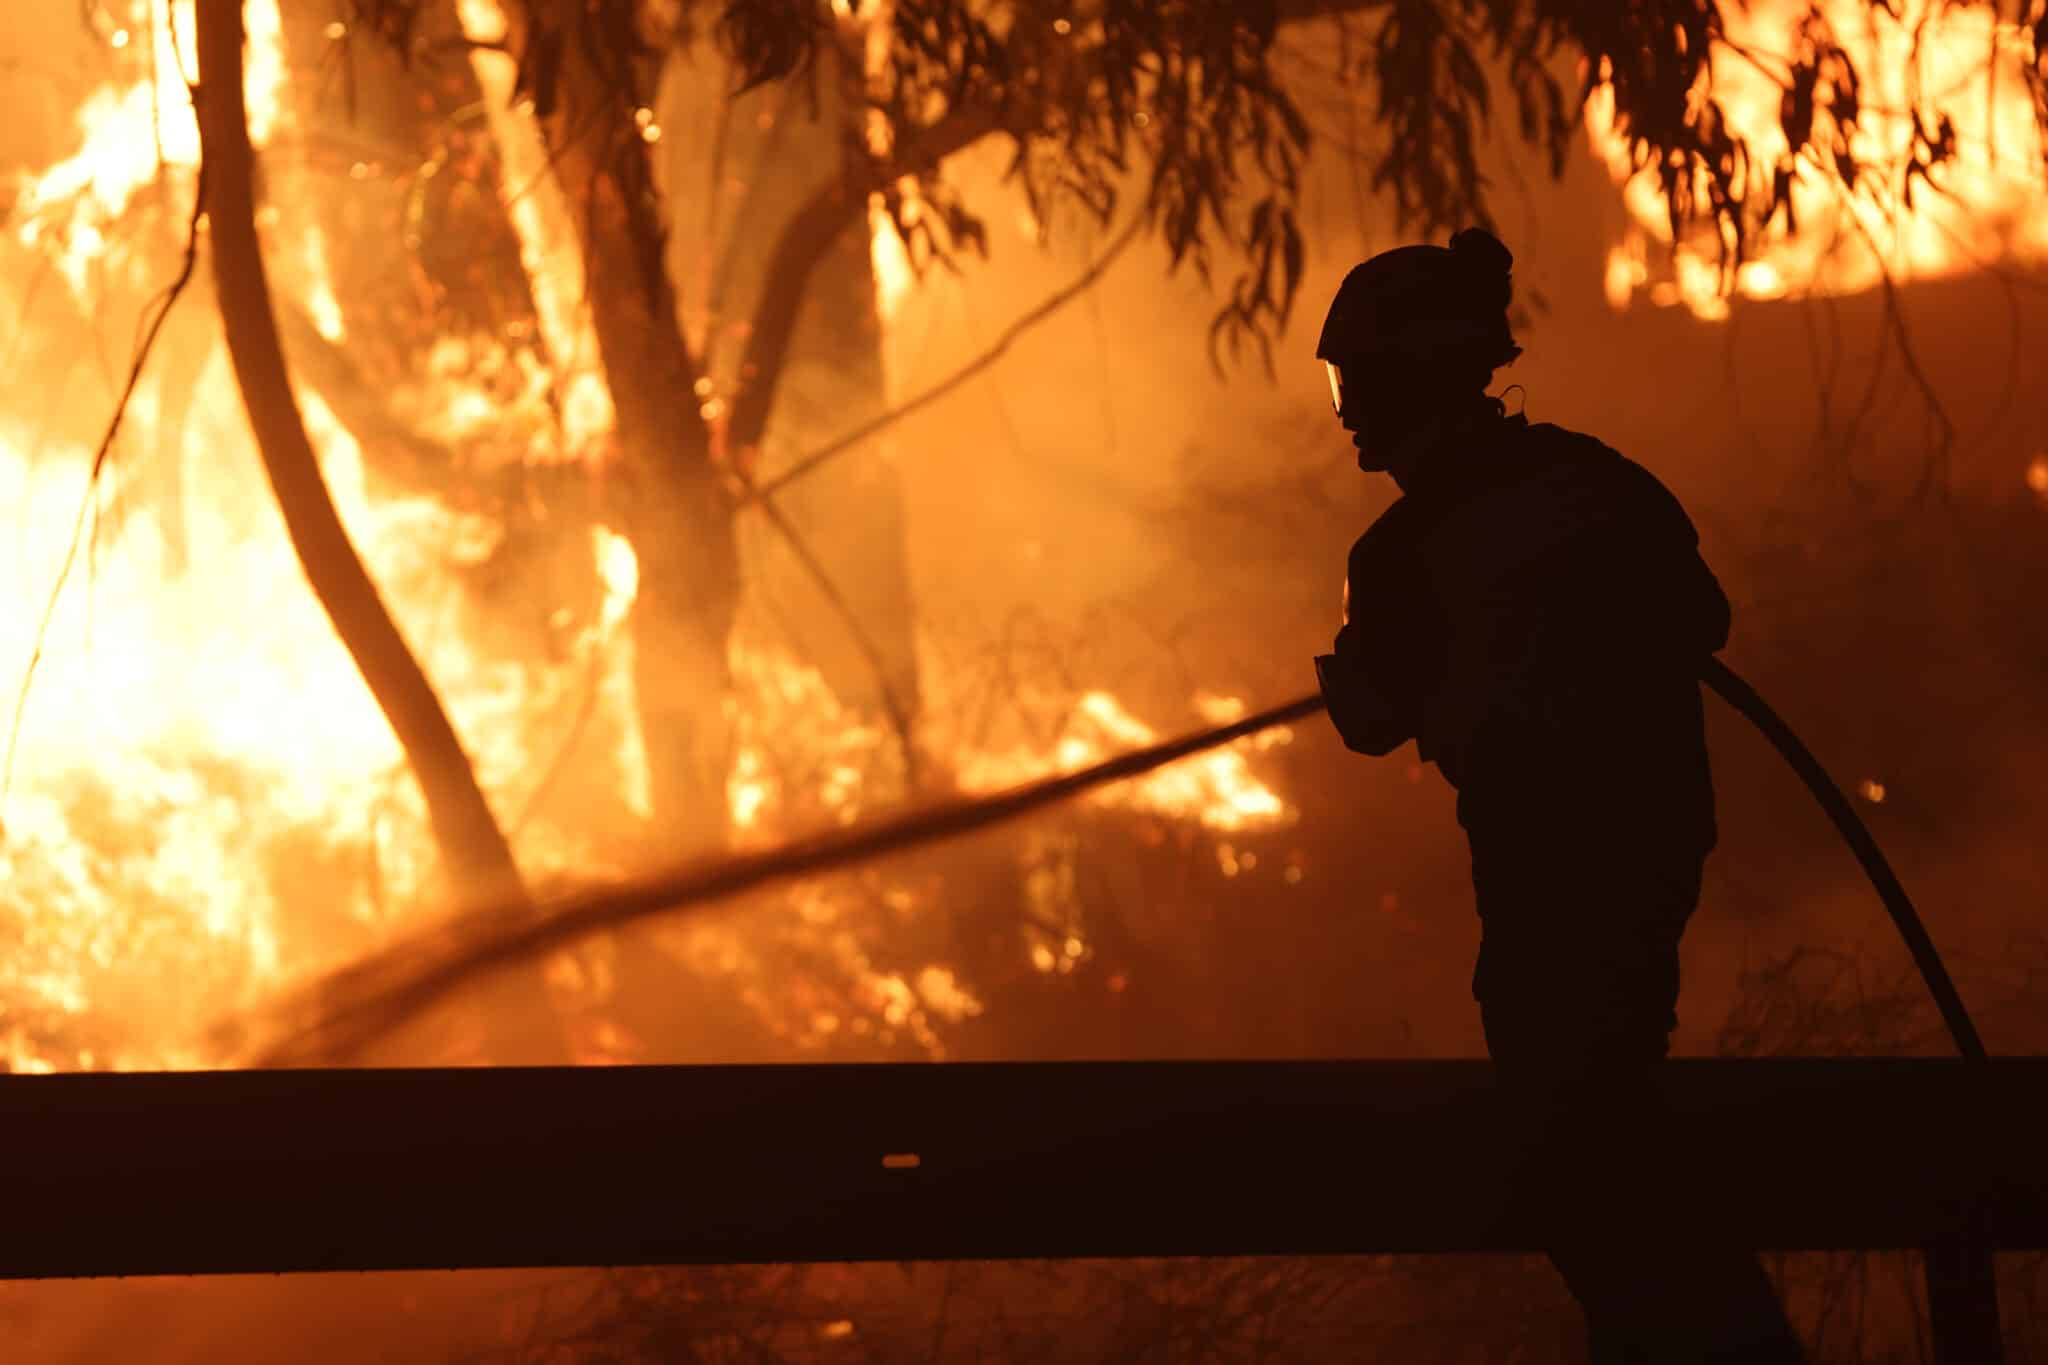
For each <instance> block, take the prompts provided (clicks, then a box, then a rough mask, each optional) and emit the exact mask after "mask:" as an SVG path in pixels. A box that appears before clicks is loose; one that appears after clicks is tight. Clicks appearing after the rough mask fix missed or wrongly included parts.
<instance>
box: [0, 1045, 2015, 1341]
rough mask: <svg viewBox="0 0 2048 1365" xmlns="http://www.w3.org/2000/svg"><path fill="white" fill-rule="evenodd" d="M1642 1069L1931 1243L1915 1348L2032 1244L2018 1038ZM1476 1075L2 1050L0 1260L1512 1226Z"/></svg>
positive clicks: (1710, 1186)
mask: <svg viewBox="0 0 2048 1365" xmlns="http://www.w3.org/2000/svg"><path fill="white" fill-rule="evenodd" d="M1664 1082H1665V1085H1666V1090H1667V1094H1668V1096H1669V1099H1670V1103H1671V1105H1672V1107H1673V1109H1674V1110H1675V1111H1676V1112H1677V1113H1678V1115H1679V1116H1680V1122H1679V1124H1678V1125H1677V1128H1678V1132H1679V1137H1678V1139H1677V1141H1678V1146H1677V1148H1676V1149H1675V1150H1674V1151H1673V1152H1672V1153H1671V1156H1670V1159H1671V1162H1672V1164H1673V1169H1675V1170H1679V1171H1682V1172H1683V1176H1682V1178H1683V1179H1684V1180H1686V1181H1687V1182H1688V1184H1689V1185H1691V1186H1692V1187H1694V1188H1696V1189H1699V1190H1701V1191H1702V1192H1703V1193H1705V1194H1706V1195H1708V1196H1709V1199H1710V1203H1711V1206H1712V1207H1714V1208H1716V1209H1718V1210H1720V1211H1721V1214H1722V1216H1723V1217H1724V1218H1725V1219H1726V1226H1727V1227H1728V1228H1729V1229H1731V1230H1733V1232H1734V1233H1735V1235H1737V1236H1739V1237H1741V1238H1742V1239H1743V1240H1745V1241H1747V1242H1749V1243H1750V1244H1751V1245H1753V1246H1755V1247H1757V1248H1760V1249H1776V1250H1801V1249H1822V1248H1832V1249H1849V1248H1861V1249H1872V1250H1875V1249H1887V1248H1899V1249H1916V1248H1917V1249H1930V1250H1931V1251H1932V1253H1933V1254H1931V1255H1930V1257H1929V1261H1928V1267H1929V1287H1930V1292H1931V1296H1932V1300H1933V1302H1932V1307H1933V1309H1934V1319H1935V1325H1936V1328H1937V1332H1938V1333H1939V1334H1940V1335H1941V1336H1942V1337H1943V1339H1944V1341H1945V1342H1946V1343H1947V1345H1946V1346H1945V1347H1944V1349H1943V1352H1942V1354H1943V1358H1944V1359H1955V1360H1965V1359H1967V1360H1970V1361H1972V1362H1982V1361H1986V1360H1990V1359H1995V1357H1996V1354H1997V1349H1998V1348H1997V1341H1996V1333H1997V1314H1996V1308H1995V1298H1993V1297H1992V1291H1991V1287H1990V1284H1989V1281H1988V1273H1989V1271H1988V1267H1989V1264H1990V1262H1989V1257H1988V1254H1986V1253H1987V1251H1988V1250H1989V1249H2020V1248H2048V1160H2044V1152H2048V1143H2044V1141H2043V1135H2044V1134H2048V1058H2010V1059H1998V1060H1995V1061H1992V1062H1988V1063H1974V1064H1971V1063H1963V1062H1955V1061H1945V1060H1925V1061H1922V1060H1803V1059H1793V1060H1677V1061H1673V1062H1671V1063H1669V1064H1668V1066H1667V1067H1666V1068H1665V1076H1664ZM1495 1104H1496V1100H1495V1097H1494V1094H1493V1090H1492V1069H1491V1067H1490V1066H1489V1065H1488V1064H1486V1063H1483V1062H1076V1063H1049V1064H1039V1063H997V1064H978V1063H947V1064H934V1065H916V1064H912V1065H894V1064H890V1065H879V1064H878V1065H861V1064H850V1065H823V1066H735V1067H618V1068H604V1067H592V1068H505V1069H472V1070H341V1071H250V1072H201V1073H165V1074H154V1073H152V1074H126V1075H109V1074H89V1075H62V1076H9V1077H4V1078H0V1154H4V1158H5V1161H6V1163H7V1167H8V1169H9V1170H10V1171H11V1172H12V1173H13V1176H14V1180H13V1184H14V1188H13V1190H12V1191H10V1196H9V1199H8V1201H7V1217H6V1220H5V1222H4V1223H0V1278H36V1277H52V1276H65V1277H70V1276H97V1275H145V1274H146V1275H204V1274H224V1273H241V1272H282V1271H325V1270H406V1269H440V1268H458V1267H510V1266H571V1265H627V1264H683V1263H739V1262H785V1261H842V1260H843V1261H857V1260H947V1259H1000V1258H1019V1257H1115V1256H1141V1255H1142V1256H1150V1255H1215V1256H1221V1255H1259V1254H1311V1255H1317V1254H1349V1253H1433V1252H1516V1251H1534V1250H1537V1249H1538V1246H1539V1244H1538V1241H1537V1238H1536V1237H1535V1235H1534V1233H1533V1231H1532V1230H1531V1229H1530V1228H1529V1227H1528V1226H1526V1225H1524V1224H1522V1223H1520V1222H1518V1221H1517V1217H1516V1215H1515V1214H1514V1212H1513V1211H1512V1209H1511V1208H1510V1205H1509V1201H1508V1198H1507V1196H1508V1188H1507V1177H1506V1175H1505V1171H1506V1168H1507V1166H1508V1160H1507V1158H1508V1155H1509V1154H1508V1153H1507V1151H1506V1149H1505V1148H1504V1146H1503V1145H1502V1141H1503V1140H1502V1138H1501V1136H1500V1133H1501V1126H1500V1124H1499V1123H1498V1122H1496V1121H1495V1117H1494V1116H1495ZM1987 1304H1990V1305H1992V1306H1990V1307H1989V1308H1988V1309H1987V1307H1986V1305H1987ZM1987 1312H1988V1316H1989V1322H1988V1330H1989V1332H1990V1338H1989V1343H1988V1350H1989V1352H1990V1354H1988V1355H1987V1354H1984V1353H1983V1352H1984V1351H1985V1350H1986V1349H1987V1345H1986V1340H1985V1335H1984V1334H1985V1331H1986V1314H1987ZM1964 1350H1968V1351H1970V1352H1972V1353H1971V1354H1958V1353H1957V1352H1960V1351H1964Z"/></svg>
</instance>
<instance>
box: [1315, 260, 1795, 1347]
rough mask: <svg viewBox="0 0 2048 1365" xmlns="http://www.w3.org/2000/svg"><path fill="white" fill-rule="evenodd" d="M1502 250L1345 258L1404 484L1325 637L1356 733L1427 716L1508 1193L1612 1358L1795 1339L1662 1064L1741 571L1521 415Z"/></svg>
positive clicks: (1364, 406) (1654, 488) (1698, 860)
mask: <svg viewBox="0 0 2048 1365" xmlns="http://www.w3.org/2000/svg"><path fill="white" fill-rule="evenodd" d="M1512 264H1513V257H1512V256H1511V255H1510V254H1509V252H1508V250H1507V248H1506V247H1505V246H1503V245H1502V244H1501V243H1500V241H1499V240H1498V239H1497V238H1495V237H1494V236H1492V235H1491V234H1490V233H1487V232H1485V231H1482V230H1479V229H1469V228H1468V229H1466V230H1464V231H1462V232H1459V233H1458V234H1457V235H1456V236H1454V237H1453V238H1452V239H1451V243H1450V245H1449V246H1448V247H1441V246H1423V245H1416V246H1403V247H1398V248H1395V249H1393V250H1391V251H1386V252H1382V253H1381V254H1379V255H1377V256H1374V257H1373V258H1372V259H1371V260H1369V261H1367V262H1365V263H1364V264H1363V265H1360V266H1358V267H1357V268H1356V269H1354V270H1353V271H1351V273H1350V274H1349V275H1348V276H1347V277H1346V278H1345V280H1344V282H1343V285H1342V286H1341V287H1340V288H1339V290H1338V292H1337V297H1336V299H1335V301H1334V302H1333V303H1332V304H1331V307H1330V314H1329V318H1328V320H1327V322H1326V323H1325V324H1324V329H1323V334H1322V340H1321V343H1320V344H1319V346H1318V347H1317V351H1316V354H1317V357H1318V358H1319V359H1320V360H1322V361H1323V362H1324V363H1325V365H1326V367H1327V369H1328V373H1329V379H1330V386H1331V398H1332V401H1333V403H1334V404H1335V406H1336V409H1337V415H1338V417H1339V418H1340V419H1341V420H1342V422H1343V424H1344V427H1345V429H1346V430H1347V431H1349V432H1351V433H1352V434H1353V443H1354V444H1355V445H1356V446H1357V448H1358V463H1359V467H1360V468H1361V469H1363V470H1367V471H1377V472H1384V473H1386V474H1389V475H1391V476H1392V477H1393V479H1394V481H1395V482H1396V484H1398V485H1399V487H1400V490H1401V497H1400V498H1399V499H1398V500H1397V501H1396V502H1395V503H1394V504H1393V506H1391V507H1390V508H1388V510H1387V511H1386V512H1385V513H1384V514H1383V515H1382V516H1381V517H1380V518H1379V519H1378V520H1377V521H1375V522H1374V523H1373V525H1372V526H1371V528H1370V529H1369V530H1367V531H1366V533H1365V534H1364V535H1363V536H1361V537H1360V538H1359V540H1358V542H1357V544H1356V545H1354V546H1353V547H1352V550H1351V557H1350V565H1349V572H1348V574H1347V577H1346V584H1345V600H1344V623H1343V626H1342V628H1341V629H1340V630H1339V631H1338V633H1337V638H1336V643H1335V645H1334V647H1333V651H1332V652H1331V653H1330V654H1326V655H1323V656H1320V657H1319V658H1318V659H1317V660H1316V671H1317V674H1318V677H1319V680H1320V682H1321V684H1322V688H1323V693H1324V696H1325V699H1326V701H1327V703H1328V707H1329V713H1330V716H1331V718H1332V720H1333V721H1334V722H1335V724H1336V726H1337V729H1338V731H1339V733H1340V734H1341V735H1342V737H1343V739H1344V742H1345V744H1346V745H1347V746H1348V747H1350V748H1352V749H1354V750H1356V751H1358V752H1361V753H1366V754H1374V755H1382V754H1387V753H1390V752H1392V751H1393V750H1394V749H1396V748H1398V747H1399V746H1401V745H1402V744H1405V743H1406V742H1408V741H1409V740H1411V739H1412V740H1414V741H1415V743H1416V746H1417V749H1418V751H1419V754H1420V756H1421V758H1422V759H1423V760H1424V761H1425V762H1431V761H1433V762H1434V763H1435V764H1436V765H1437V767H1438V768H1439V770H1441V771H1442V773H1443V775H1444V776H1445V778H1446V779H1447V780H1449V781H1450V783H1451V784H1452V785H1453V786H1454V787H1455V788H1456V789H1457V793H1458V801H1457V812H1458V821H1459V823H1460V824H1461V825H1463V826H1464V828H1465V831H1466V833H1467V836H1468V839H1469V841H1470V844H1471V850H1472V879H1473V886H1474V891H1475V896H1476V900H1477V904H1478V909H1479V916H1480V921H1481V946H1480V950H1479V960H1478V964H1477V967H1476V969H1475V971H1474V973H1473V981H1472V991H1473V995H1474V996H1475V998H1476V999H1477V1000H1478V1002H1479V1008H1480V1018H1481V1022H1482V1025H1483V1027H1484V1031H1485V1036H1486V1046H1487V1050H1488V1052H1489V1053H1490V1054H1491V1056H1492V1058H1493V1060H1494V1063H1495V1068H1496V1073H1497V1075H1498V1077H1499V1080H1500V1086H1501V1094H1502V1099H1503V1103H1504V1106H1505V1112H1506V1113H1507V1115H1508V1116H1509V1121H1510V1123H1511V1124H1512V1125H1513V1133H1512V1136H1513V1140H1514V1147H1515V1149H1516V1150H1517V1151H1518V1153H1519V1154H1520V1166H1519V1168H1518V1169H1517V1170H1516V1171H1515V1172H1514V1182H1515V1183H1514V1188H1515V1189H1516V1191H1517V1197H1518V1198H1519V1199H1522V1200H1524V1201H1526V1202H1525V1203H1524V1205H1523V1207H1524V1208H1525V1210H1526V1211H1527V1212H1528V1213H1529V1214H1530V1215H1531V1216H1533V1217H1535V1218H1538V1219H1540V1220H1541V1221H1540V1226H1541V1227H1542V1229H1543V1236H1544V1238H1545V1242H1546V1246H1547V1249H1548V1250H1549V1252H1550V1256H1551V1260H1552V1262H1553V1264H1555V1265H1556V1267H1557V1268H1558V1270H1559V1272H1560V1273H1561V1274H1562V1275H1563V1277H1564V1279H1565V1282H1566V1283H1567V1285H1568V1286H1569V1287H1570V1289H1571V1291H1572V1293H1573V1295H1574V1296H1575V1297H1576V1298H1577V1299H1578V1301H1579V1303H1580V1306H1581V1307H1582V1308H1583V1309H1584V1311H1585V1315H1586V1324H1587V1333H1588V1337H1589V1340H1590V1343H1591V1350H1592V1359H1593V1360H1594V1361H1595V1362H1609V1361H1614V1362H1620V1361H1655V1362H1659V1365H1663V1363H1664V1362H1678V1361H1709V1360H1712V1361H1724V1360H1725V1361H1773V1362H1775V1361H1797V1360H1799V1359H1800V1358H1801V1357H1800V1352H1799V1348H1798V1346H1797V1344H1796V1342H1795V1340H1794V1338H1793V1336H1792V1334H1791V1331H1790V1329H1789V1328H1788V1326H1787V1325H1786V1322H1785V1318H1784V1315H1783V1312H1782V1311H1781V1309H1780V1308H1779V1306H1778V1303H1777V1299H1776V1297H1775V1295H1774V1293H1773V1291H1772V1289H1771V1285H1770V1282H1769V1280H1768V1279H1767V1278H1766V1277H1765V1275H1764V1273H1763V1271H1762V1268H1761V1267H1760V1265H1759V1264H1758V1262H1757V1260H1756V1258H1755V1256H1754V1255H1752V1254H1750V1253H1749V1252H1747V1251H1744V1250H1741V1249H1739V1248H1737V1247H1734V1246H1733V1245H1732V1244H1727V1243H1722V1242H1719V1241H1718V1240H1717V1239H1716V1238H1714V1237H1712V1236H1711V1235H1709V1234H1708V1233H1707V1232H1706V1231H1705V1224H1704V1223H1703V1221H1702V1220H1701V1219H1700V1218H1699V1217H1698V1216H1696V1215H1697V1213H1698V1212H1699V1211H1690V1212H1689V1211H1688V1210H1686V1209H1685V1208H1684V1207H1683V1200H1682V1198H1681V1197H1680V1195H1679V1191H1680V1190H1681V1189H1682V1188H1683V1185H1684V1176H1683V1173H1682V1172H1676V1171H1672V1170H1670V1169H1668V1165H1669V1163H1668V1162H1667V1161H1664V1160H1662V1159H1661V1158H1660V1150H1659V1147H1660V1144H1659V1138H1658V1132H1659V1125H1660V1123H1662V1122H1664V1121H1665V1120H1664V1116H1663V1113H1662V1110H1661V1108H1660V1105H1659V1102H1658V1098H1657V1092H1656V1090H1655V1086H1654V1080H1655V1070H1656V1067H1657V1065H1658V1064H1659V1063H1660V1062H1661V1061H1662V1060H1663V1058H1664V1056H1665V1054H1666V1051H1667V1049H1668V1046H1669V1040H1670V1032H1671V1030H1672V1029H1673V1028H1675V1027H1676V1026H1677V1022H1678V1019H1677V1014H1676V1005H1677V999H1678V943H1679V937H1680V935H1681V934H1682V933H1683V931H1684V928H1685V924H1686V920H1687V918H1688V917H1689V916H1690V915H1691V913H1692V911H1693V908H1694V906H1695V904H1696V903H1697V901H1698V897H1699V890H1700V873H1701V868H1702V866H1703V863H1704V861H1705V859H1706V856H1707V854H1708V852H1709V850H1710V849H1711V848H1712V847H1713V845H1714V841H1715V827H1714V798H1713V787H1712V782H1711V779H1710V776H1709V773H1708V767H1707V753H1706V741H1705V734H1704V720H1703V716H1702V712H1701V702H1700V689H1699V681H1698V680H1699V676H1700V667H1701V665H1702V664H1703V663H1704V662H1705V660H1706V659H1707V657H1708V656H1709V655H1711V654H1712V653H1713V652H1714V651H1716V650H1717V649H1719V648H1720V647H1721V645H1722V644H1723V643H1724V642H1725V641H1726V639H1727V635H1728V625H1729V610H1728V601H1727V598H1726V597H1725V596H1724V595H1723V594H1722V592H1721V589H1720V586H1719V584H1718V583H1716V581H1715V579H1714V576H1713V574H1712V573H1711V572H1710V571H1709V570H1708V568H1707V566H1706V564H1705V563H1704V562H1703V561H1702V560H1701V558H1700V555H1699V552H1698V548H1697V543H1698V539H1697V536H1696V534H1695V533H1694V530H1693V526H1692V523H1691V522H1690V520H1689V519H1688V518H1687V516H1686V514H1685V512H1684V510H1683V509H1682V508H1681V507H1680V506H1679V504H1678V502H1677V500H1676V499H1675V498H1673V497H1672V495H1671V494H1670V492H1668V491H1667V490H1666V489H1665V488H1664V486H1663V485H1662V484H1661V483H1659V482H1658V480H1657V479H1656V478H1655V477H1654V476H1652V475H1651V474H1650V473H1649V472H1647V471H1646V470H1644V469H1643V468H1642V467H1641V466H1639V465H1637V464H1634V463H1632V462H1631V461H1629V460H1627V459H1625V458H1624V457H1623V456H1621V455H1620V454H1618V453H1617V452H1615V451H1614V450H1612V449H1609V448H1608V447H1607V446H1605V445H1603V444H1601V443H1600V442H1599V441H1597V440H1594V439H1593V438H1591V437H1589V436H1584V435H1580V434H1578V433H1576V432H1571V431H1566V430H1563V429H1561V428H1559V427H1556V426H1550V425H1544V424H1531V423H1530V422H1529V421H1528V420H1527V419H1526V418H1524V417H1522V416H1519V415H1516V416H1509V415H1508V414H1507V412H1506V407H1505V404H1503V403H1502V402H1500V401H1499V400H1497V399H1495V398H1492V397H1489V396H1488V395H1487V392H1486V387H1487V385H1488V384H1489V383H1490V382H1491V380H1492V377H1493V373H1494V371H1495V370H1496V369H1497V368H1499V367H1500V366H1502V365H1505V364H1507V363H1508V362H1510V361H1512V360H1513V359H1515V357H1516V356H1518V355H1520V354H1521V348H1520V347H1519V346H1517V345H1516V344H1515V340H1514V337H1513V335H1512V332H1511V329H1510V326H1509V320H1508V305H1509V300H1510V293H1511V283H1510V277H1509V272H1510V267H1511V266H1512Z"/></svg>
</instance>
